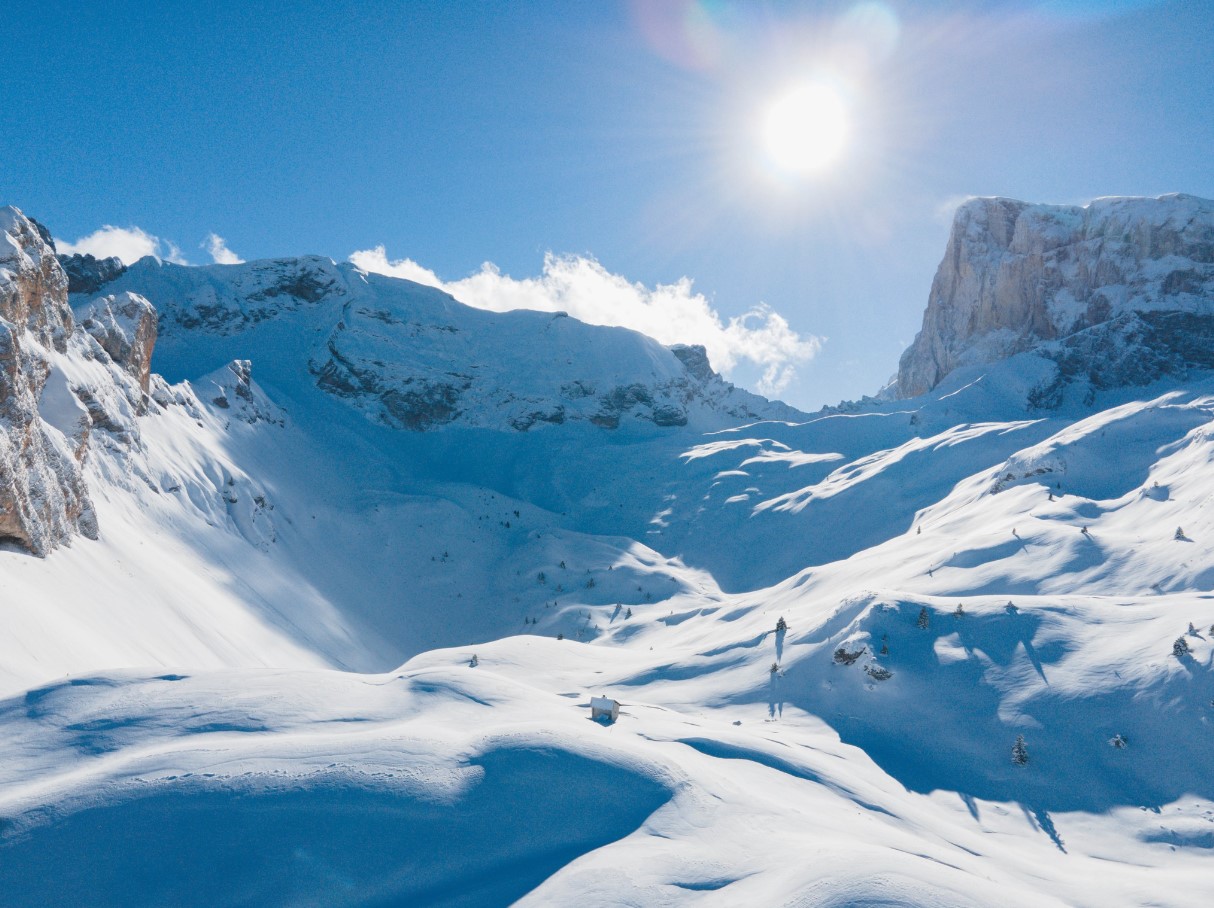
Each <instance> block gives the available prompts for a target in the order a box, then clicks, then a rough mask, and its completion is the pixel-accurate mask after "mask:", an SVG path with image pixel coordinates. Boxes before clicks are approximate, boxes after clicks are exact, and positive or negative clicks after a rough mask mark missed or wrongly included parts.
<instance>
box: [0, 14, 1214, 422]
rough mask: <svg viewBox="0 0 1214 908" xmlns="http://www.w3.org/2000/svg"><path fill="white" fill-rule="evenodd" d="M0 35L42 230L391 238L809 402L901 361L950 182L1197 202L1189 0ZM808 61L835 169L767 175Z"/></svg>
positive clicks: (1212, 44) (13, 197)
mask: <svg viewBox="0 0 1214 908" xmlns="http://www.w3.org/2000/svg"><path fill="white" fill-rule="evenodd" d="M5 25H6V34H7V35H8V36H9V38H10V40H8V41H6V49H5V60H6V62H5V66H4V67H3V68H2V69H0V203H4V204H15V205H17V206H18V207H20V208H22V209H23V210H25V211H26V212H27V213H29V214H32V215H33V216H35V217H37V218H39V219H40V220H42V221H43V222H45V223H46V224H48V225H49V226H50V227H51V229H52V231H53V232H54V234H55V235H56V236H57V237H59V238H62V239H64V240H67V241H75V240H77V239H78V238H81V237H84V236H86V235H88V234H90V233H92V232H93V231H95V230H97V229H98V228H100V227H102V226H103V225H114V226H117V227H120V228H123V229H132V228H138V229H140V230H142V231H144V232H146V234H147V235H150V236H154V237H157V238H160V239H161V241H162V242H161V246H160V247H159V248H160V250H161V254H168V250H169V246H168V243H173V244H175V245H176V246H177V247H178V248H179V249H180V255H181V256H183V257H184V258H186V259H188V260H190V261H191V262H198V263H201V262H209V261H210V260H211V258H210V255H209V254H208V252H207V251H206V250H205V249H204V248H203V244H204V242H205V241H206V238H207V237H208V235H210V234H212V233H215V234H218V235H221V236H222V237H223V238H224V240H225V241H226V244H227V246H228V247H230V249H231V250H234V252H235V253H236V254H238V255H239V256H240V257H243V258H245V259H253V258H263V257H267V256H276V255H294V254H302V253H321V254H325V255H330V256H332V257H333V258H335V259H337V260H342V259H345V258H347V257H348V256H350V255H351V254H352V253H355V252H358V251H364V252H365V251H367V250H374V249H375V248H376V247H378V246H383V247H384V251H383V255H382V257H381V258H382V260H383V261H384V262H388V261H398V260H403V259H408V260H410V262H409V265H408V266H406V270H405V271H404V272H403V273H408V274H414V273H421V272H422V270H423V269H425V270H428V273H432V275H434V276H435V278H434V279H435V280H438V279H440V278H441V279H442V280H443V281H446V282H449V285H450V286H452V289H455V290H457V291H463V292H466V293H467V294H468V295H471V296H473V297H476V296H477V294H480V295H481V297H484V298H485V299H488V298H489V297H493V296H494V294H495V293H498V291H499V290H502V288H503V287H504V289H505V291H506V292H505V293H504V296H503V294H498V295H499V296H501V297H502V298H505V297H509V298H510V299H517V300H521V301H522V302H524V303H526V304H531V303H529V302H528V300H530V299H534V298H538V296H537V295H539V296H542V295H544V294H547V297H545V298H546V299H547V298H551V299H549V302H551V301H552V300H555V302H553V303H552V305H562V306H566V307H567V308H570V310H571V311H573V312H574V314H575V315H583V316H584V317H587V318H597V319H598V320H600V321H604V322H610V321H613V320H616V321H620V322H621V323H626V324H632V325H634V326H637V327H648V328H650V330H652V331H653V332H654V333H655V334H658V335H659V336H660V339H663V340H667V341H670V340H673V339H676V335H678V332H680V331H685V332H686V333H689V334H696V332H704V331H707V332H708V334H707V335H706V337H707V338H708V342H709V343H710V351H711V350H713V349H716V350H717V351H718V352H717V355H716V357H715V358H716V359H717V360H718V365H721V364H722V362H726V363H728V364H729V365H730V366H731V375H732V377H733V378H734V379H735V380H736V381H738V382H739V383H740V384H745V385H747V386H750V387H755V386H757V385H761V386H762V387H764V388H766V389H767V390H774V391H778V393H779V396H782V397H783V398H784V399H786V400H789V401H790V402H792V403H794V404H797V405H800V406H803V407H812V406H817V405H820V404H823V403H833V402H836V401H838V400H839V399H842V398H853V397H858V396H860V395H861V394H864V393H868V392H872V391H875V390H876V388H877V387H878V386H879V385H880V384H881V383H882V382H883V380H884V379H885V378H887V377H888V376H889V375H890V374H891V373H892V372H893V371H894V369H895V368H896V364H897V358H898V356H899V354H900V352H901V349H902V347H903V346H904V345H905V344H906V343H908V342H909V341H910V340H911V338H912V337H913V336H914V333H915V331H916V330H917V328H918V326H919V321H920V317H921V315H922V311H923V307H924V305H925V304H926V300H927V293H928V288H929V286H930V283H931V277H932V274H933V273H934V271H935V268H936V265H937V264H938V262H939V259H940V256H941V254H942V252H943V248H944V242H945V239H946V236H947V231H948V222H949V217H950V212H951V208H952V207H953V206H955V204H956V202H957V201H958V200H960V199H963V198H964V197H966V196H967V195H1008V196H1014V197H1019V198H1026V199H1031V200H1035V201H1050V202H1083V201H1086V200H1087V199H1090V198H1092V197H1094V196H1099V195H1114V194H1134V195H1138V194H1149V195H1155V194H1159V193H1163V192H1171V191H1184V192H1191V193H1194V194H1197V195H1204V196H1214V168H1212V167H1211V165H1210V162H1211V160H1214V115H1212V113H1214V4H1208V3H1199V2H1187V3H1148V2H1106V3H1085V2H1079V0H1071V2H1060V3H1012V2H1004V3H987V4H977V3H947V2H933V3H910V2H893V0H891V2H871V0H870V2H863V3H855V2H850V3H843V2H840V3H794V2H774V0H773V2H767V3H763V2H757V0H756V2H745V3H742V2H728V0H698V2H697V0H685V2H681V0H670V2H643V0H637V2H622V3H609V2H602V3H599V2H592V3H584V2H573V0H569V2H563V3H555V2H544V0H529V2H527V3H506V2H497V3H489V2H485V3H457V2H454V0H448V2H435V3H428V2H395V3H374V2H363V3H357V4H345V3H334V2H328V3H308V2H293V3H277V4H276V3H258V4H246V3H239V4H238V3H224V2H210V3H205V4H200V3H188V4H187V3H165V4H155V5H153V4H134V3H96V4H93V3H78V4H62V3H53V2H48V3H41V4H16V5H14V6H13V7H12V8H10V9H8V10H6V12H5ZM824 74H826V76H828V77H829V78H831V79H832V80H836V81H837V82H838V84H840V85H842V86H843V88H842V91H843V96H844V97H845V98H846V100H847V113H848V117H849V121H848V122H849V137H848V140H847V143H846V145H845V147H844V150H843V152H842V154H841V157H840V159H839V160H838V161H837V162H835V163H834V164H833V165H831V166H829V167H827V168H825V169H823V170H822V171H821V172H818V173H814V174H811V175H808V176H802V175H790V174H784V173H778V172H775V171H773V169H772V165H771V164H770V161H769V160H768V159H767V158H765V157H764V153H763V150H762V148H761V142H760V139H759V133H760V132H761V130H760V128H759V124H760V123H761V119H762V114H763V111H765V110H766V109H767V108H768V106H769V105H770V104H771V102H772V100H773V99H774V98H776V97H778V96H779V95H780V94H781V93H782V92H784V91H786V89H787V87H788V86H789V85H792V84H795V83H796V82H797V81H798V80H801V79H804V78H806V77H808V76H812V77H813V78H821V77H823V75H824ZM549 252H551V253H555V254H556V255H557V256H558V258H555V259H551V260H550V261H549V266H548V269H549V270H548V272H547V274H546V275H545V276H544V277H543V278H541V279H540V280H533V281H526V280H524V279H528V278H535V277H536V276H539V275H541V272H542V271H543V270H544V268H545V254H546V253H549ZM562 256H564V258H561V257H562ZM571 256H572V258H571ZM579 256H580V257H582V258H577V257H579ZM588 259H593V260H595V261H597V263H598V265H597V266H596V265H595V264H594V262H591V261H588ZM484 262H492V263H493V264H494V265H495V266H496V269H497V272H481V266H482V263H484ZM414 263H416V264H414ZM495 273H496V274H497V277H496V278H495V277H494V274H495ZM469 275H477V277H476V278H475V279H474V282H473V283H468V282H461V281H460V279H463V278H467V277H468V276H469ZM505 276H510V277H512V278H514V279H518V280H515V281H512V282H509V283H505V281H506V277H505ZM684 277H686V278H689V279H691V280H692V281H693V282H694V285H693V286H692V287H690V288H689V287H688V286H687V285H686V284H685V283H684V284H678V282H679V280H680V279H681V278H684ZM520 281H522V283H520ZM450 282H455V283H453V284H450ZM630 283H640V284H642V285H644V288H655V287H657V286H658V285H674V287H673V288H669V287H668V288H667V290H665V291H659V292H658V293H656V294H651V293H648V292H647V291H645V290H640V291H638V290H636V288H635V287H632V288H631V289H630ZM630 294H631V296H630ZM697 294H701V295H702V296H699V295H697ZM485 299H480V300H473V301H478V302H479V303H480V304H485V305H490V306H494V307H496V308H500V307H501V306H502V304H501V303H500V302H498V303H495V302H493V301H492V300H489V301H488V302H486V301H485ZM534 304H535V305H541V304H542V303H539V302H537V303H534ZM760 304H764V305H766V307H768V308H767V309H766V310H761V311H759V312H756V313H754V314H752V315H751V316H750V317H749V319H748V320H746V321H745V322H738V323H737V324H736V325H735V326H734V327H733V328H731V327H730V320H731V319H737V318H739V317H742V316H745V315H746V313H748V312H751V311H752V310H754V309H755V307H756V306H758V305H760ZM773 312H774V313H777V314H778V316H779V318H775V319H773V318H772V315H771V313H773ZM714 313H715V316H716V317H717V318H718V319H719V321H720V325H719V327H718V329H713V328H711V326H709V327H707V328H706V327H705V324H706V323H705V320H706V319H708V320H711V319H712V318H713V316H714ZM664 319H666V320H667V321H668V322H669V324H667V325H666V326H665V327H664V328H663V327H662V325H661V323H662V321H663V320H664ZM655 325H656V326H657V327H653V326H655ZM663 330H665V331H666V332H667V335H668V336H661V335H662V331H663ZM713 331H716V334H713V333H712V332H713ZM686 339H688V340H701V339H702V338H700V337H699V336H695V337H687V338H686ZM714 343H715V344H716V345H717V346H716V347H715V348H714V347H713V346H712V345H713V344H714Z"/></svg>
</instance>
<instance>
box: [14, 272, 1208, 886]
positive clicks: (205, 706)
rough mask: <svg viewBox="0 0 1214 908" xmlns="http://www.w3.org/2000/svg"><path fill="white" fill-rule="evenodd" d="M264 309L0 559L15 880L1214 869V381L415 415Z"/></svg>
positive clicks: (217, 343) (702, 879) (1187, 879)
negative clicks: (770, 403)
mask: <svg viewBox="0 0 1214 908" xmlns="http://www.w3.org/2000/svg"><path fill="white" fill-rule="evenodd" d="M235 267H236V268H239V267H241V266H235ZM148 295H149V298H151V299H152V302H153V303H156V304H157V305H158V306H163V305H164V301H162V300H157V299H156V298H155V295H154V294H153V293H151V292H149V293H148ZM259 324H260V326H259V327H258V326H255V327H253V328H251V329H250V330H251V331H252V332H253V334H252V335H250V334H248V333H247V332H245V333H242V332H237V333H232V334H227V335H224V334H207V335H203V336H201V338H200V339H198V340H197V342H196V343H193V344H190V343H189V342H188V340H187V339H186V335H182V336H181V337H178V338H177V339H176V340H174V338H173V337H172V336H171V332H170V336H169V337H168V338H167V339H166V341H165V343H164V346H163V349H162V350H161V351H160V353H159V354H158V356H160V357H161V359H158V360H157V361H155V362H154V368H156V369H157V370H158V371H163V372H166V373H168V374H169V375H170V377H172V378H174V379H182V378H189V379H190V385H189V386H188V387H187V386H184V385H182V386H178V387H177V389H176V391H175V392H174V393H177V394H178V395H180V401H182V402H179V403H176V404H173V405H171V406H168V407H166V408H165V412H163V413H159V414H154V415H150V416H147V417H143V418H141V419H140V422H139V427H140V432H141V441H140V444H139V445H138V446H137V447H135V448H134V449H132V450H121V451H120V450H99V451H98V452H97V453H96V456H92V457H91V459H90V460H89V462H88V470H89V474H88V480H89V484H90V489H91V492H92V495H93V497H94V499H95V502H96V507H97V512H98V518H99V523H100V526H101V539H100V541H98V542H90V541H88V540H84V539H79V540H77V541H76V542H75V543H74V544H73V545H72V546H71V548H68V549H62V550H59V551H57V552H55V553H54V554H53V555H51V556H50V557H49V558H46V559H36V558H33V557H30V556H28V555H26V554H24V553H22V552H20V551H18V550H16V549H15V548H12V547H8V548H6V549H5V550H3V551H0V595H2V596H3V600H4V603H5V607H4V609H3V611H0V621H2V622H3V623H2V625H0V648H2V649H0V652H2V653H3V658H2V660H0V684H2V687H3V691H4V697H5V699H4V700H3V701H2V702H0V817H3V825H2V826H0V894H2V895H0V903H3V904H5V905H14V906H17V905H48V904H53V905H59V904H63V905H67V904H78V905H124V906H126V905H149V906H151V905H166V904H174V905H200V906H201V905H206V906H214V905H247V904H256V905H420V904H442V905H502V904H509V903H511V902H513V901H515V900H521V903H522V904H530V905H586V906H590V905H603V906H608V905H674V904H696V905H780V904H790V905H804V906H818V905H840V906H841V905H879V904H891V905H933V906H934V905H1018V906H1021V905H1093V906H1096V905H1100V906H1107V905H1123V904H1134V905H1138V904H1161V905H1190V904H1191V905H1206V904H1209V902H1210V900H1211V898H1212V897H1214V876H1212V875H1211V871H1210V867H1211V862H1212V860H1214V771H1212V770H1214V756H1212V754H1214V747H1212V745H1214V734H1212V729H1211V724H1210V723H1211V718H1214V707H1212V704H1214V673H1212V672H1211V660H1212V656H1214V646H1212V637H1214V632H1212V630H1211V628H1212V626H1214V594H1211V593H1210V592H1209V590H1210V589H1211V587H1212V586H1214V511H1212V510H1211V509H1210V507H1209V502H1210V501H1211V496H1212V495H1214V466H1212V465H1211V458H1212V457H1214V442H1212V441H1211V438H1210V431H1211V427H1212V426H1214V382H1211V381H1210V380H1208V379H1201V380H1193V381H1190V382H1188V383H1186V384H1183V385H1182V386H1180V387H1179V388H1177V387H1175V386H1163V385H1161V386H1159V387H1153V388H1147V389H1133V390H1131V391H1122V392H1117V393H1116V394H1106V395H1104V396H1098V397H1097V400H1096V402H1095V404H1094V405H1092V406H1090V407H1080V406H1078V405H1075V406H1064V407H1062V408H1061V409H1060V410H1057V411H1051V412H1050V413H1049V414H1040V413H1032V412H1026V411H1025V409H1024V407H1023V405H1022V403H1021V402H1022V401H1023V389H1024V388H1025V387H1027V386H1029V385H1031V384H1032V383H1033V381H1034V380H1035V379H1034V375H1035V372H1034V370H1035V369H1037V368H1038V361H1035V360H1033V359H1032V357H1018V358H1016V359H1013V360H1011V361H1008V362H1006V363H1004V364H1001V365H1000V366H997V367H991V368H989V369H987V370H985V371H983V370H978V371H971V372H969V373H966V374H960V375H957V376H955V377H954V378H953V379H951V380H950V381H949V382H948V383H946V385H945V386H942V387H941V388H940V389H938V390H937V391H936V392H934V393H933V394H932V395H930V396H929V397H927V398H923V399H919V400H914V401H904V402H901V403H897V404H892V403H891V404H881V405H874V406H873V407H871V408H870V409H867V410H864V411H857V412H850V413H836V414H821V415H819V416H816V417H812V418H809V419H808V421H792V422H771V421H769V422H760V423H755V424H751V425H746V426H742V427H733V428H724V427H722V426H721V425H716V424H713V425H708V424H707V422H708V421H709V417H710V416H711V413H709V411H707V410H705V411H704V414H705V415H703V417H702V420H703V423H704V424H700V425H697V424H696V423H695V420H693V421H692V424H690V425H689V426H687V427H682V428H680V427H671V428H666V429H660V430H659V429H657V428H656V427H653V426H642V425H636V426H634V425H622V426H621V427H620V428H619V429H617V430H606V429H601V428H598V427H597V426H594V425H591V424H575V423H573V422H570V423H567V424H565V425H560V426H544V427H541V428H539V429H537V430H532V431H528V432H518V431H513V430H507V431H499V430H497V429H493V428H486V427H484V426H483V425H475V424H473V425H462V426H451V427H448V428H445V429H442V430H439V431H435V432H427V433H420V434H419V433H412V432H407V431H402V430H400V429H397V428H392V427H390V426H385V425H379V424H376V423H375V422H374V421H373V419H372V418H371V417H373V416H374V414H369V413H368V411H367V410H366V409H365V408H363V407H361V406H355V405H352V404H351V403H350V402H349V401H346V400H342V399H339V398H336V397H334V396H332V395H330V394H327V393H325V392H323V391H321V390H319V389H318V388H317V387H316V375H315V373H314V372H309V370H308V367H307V363H308V361H309V359H310V358H312V357H313V356H314V346H313V341H314V338H306V337H303V338H299V343H298V346H297V348H295V349H291V348H289V347H288V346H286V344H285V342H282V343H279V344H278V345H274V344H272V343H271V341H273V340H274V338H275V337H279V338H281V337H286V336H288V334H289V332H287V331H286V330H285V329H284V330H283V331H281V332H279V333H278V334H276V333H275V332H277V331H278V329H277V328H275V327H274V324H273V323H272V322H271V323H259ZM507 333H508V332H507ZM250 337H252V338H253V339H254V340H255V341H256V344H255V345H254V346H255V347H256V348H257V349H249V348H248V346H247V344H248V342H249V338H250ZM507 340H509V342H510V343H515V342H516V340H517V339H516V338H513V337H508V338H507ZM642 349H648V348H642ZM630 351H631V352H630ZM632 352H635V350H634V348H631V347H629V348H627V350H625V351H624V352H621V354H620V357H623V356H625V354H627V355H629V356H631V355H632ZM259 353H260V354H261V355H260V356H259V355H258V354H259ZM518 355H519V356H522V354H521V353H519V354H518ZM655 355H656V356H658V360H657V362H658V363H659V365H661V367H662V368H666V367H667V366H668V365H669V364H668V363H667V362H666V361H665V360H662V359H661V357H660V354H655ZM237 358H247V359H250V360H252V361H253V376H254V379H255V380H258V381H260V382H261V387H260V388H255V392H256V393H255V394H254V395H253V399H252V400H236V399H235V398H234V397H233V396H232V394H231V391H230V390H227V391H225V387H228V386H230V380H231V374H230V373H229V372H226V371H225V369H224V368H223V363H225V362H227V361H229V360H231V359H237ZM596 368H598V367H596ZM602 368H606V366H603V367H602ZM213 369H216V370H217V371H215V372H212V371H211V370H213ZM504 371H505V370H504ZM557 371H558V372H559V370H557ZM204 372H205V373H208V374H205V375H204ZM225 383H227V384H226V385H225ZM536 383H539V379H538V378H537V379H536ZM533 384H535V383H533ZM533 390H534V392H535V394H536V395H540V394H542V393H543V389H542V388H538V386H537V387H536V388H533ZM529 393H530V392H529ZM217 398H222V399H223V400H224V401H225V402H226V403H227V406H226V407H225V406H220V405H219V404H217V403H215V402H214V401H215V400H216V399H217ZM497 406H498V404H497V403H494V402H490V403H487V404H485V405H484V408H483V409H482V410H480V411H478V412H481V413H488V412H490V411H491V410H492V408H494V407H497ZM712 418H713V419H715V418H716V417H712ZM486 419H487V417H486ZM1178 529H1181V530H1182V532H1181V533H1180V534H1179V538H1178V534H1177V530H1178ZM781 617H782V618H784V620H785V621H786V622H787V630H786V631H782V632H776V630H775V626H776V622H777V620H778V619H779V618H781ZM1190 623H1192V625H1193V630H1194V633H1192V634H1189V632H1188V629H1189V627H1190ZM921 625H926V626H921ZM558 635H563V638H564V639H557V637H558ZM1178 637H1183V638H1184V639H1185V640H1186V642H1187V646H1188V648H1189V650H1190V652H1189V654H1188V655H1184V656H1182V657H1176V656H1174V655H1173V646H1174V641H1176V639H1177V638H1178ZM474 656H475V660H474V658H473V657H474ZM474 661H475V663H476V664H475V665H474V664H472V663H473V662H474ZM597 695H606V696H610V697H614V698H616V699H618V700H619V701H620V702H621V703H622V704H623V707H622V711H621V715H620V718H619V720H618V721H617V722H616V723H614V724H612V725H602V724H599V723H597V722H593V721H591V720H590V717H589V708H588V706H589V700H590V697H591V696H597ZM1017 735H1023V736H1024V740H1025V744H1026V747H1027V750H1028V754H1029V760H1028V763H1027V764H1026V765H1024V766H1017V765H1014V764H1013V762H1012V760H1011V752H1012V745H1013V742H1014V741H1015V740H1016V736H1017ZM1117 736H1120V740H1122V741H1123V742H1126V746H1124V747H1116V746H1114V745H1113V744H1112V743H1110V742H1111V741H1113V740H1114V739H1115V738H1116V737H1117Z"/></svg>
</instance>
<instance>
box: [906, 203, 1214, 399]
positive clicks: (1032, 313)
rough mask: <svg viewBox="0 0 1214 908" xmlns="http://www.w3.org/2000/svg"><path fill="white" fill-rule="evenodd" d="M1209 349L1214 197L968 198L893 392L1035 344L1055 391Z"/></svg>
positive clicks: (1213, 316)
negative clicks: (1064, 201)
mask: <svg viewBox="0 0 1214 908" xmlns="http://www.w3.org/2000/svg"><path fill="white" fill-rule="evenodd" d="M1212 344H1214V202H1211V201H1209V200H1206V199H1200V198H1197V197H1195V196H1189V195H1166V196H1161V197H1160V198H1157V199H1148V198H1107V199H1098V200H1096V201H1094V202H1092V203H1091V204H1089V205H1087V206H1085V207H1078V206H1064V205H1033V204H1028V203H1026V202H1018V201H1014V200H1011V199H998V198H993V199H973V200H971V201H969V202H966V203H965V204H964V205H962V206H961V207H960V208H959V209H958V210H957V214H956V217H955V219H954V221H953V228H952V233H951V235H950V237H949V241H948V247H947V249H946V251H945V255H944V260H943V261H942V262H941V263H940V267H939V269H938V270H937V272H936V277H935V280H934V281H933V282H932V289H931V295H930V297H929V299H928V305H927V311H926V312H925V314H924V318H923V328H922V329H921V330H920V332H919V334H918V335H917V336H916V338H915V340H914V342H913V343H912V344H911V346H910V347H909V348H908V349H907V350H906V352H905V353H904V354H903V356H902V359H901V362H900V364H899V369H898V378H897V392H898V394H899V396H901V397H903V398H909V397H915V396H918V395H920V394H923V393H925V392H927V391H929V390H931V389H932V388H935V387H936V386H937V385H939V384H940V382H941V381H942V380H943V379H944V378H945V377H946V376H948V375H949V374H950V373H952V372H953V371H954V370H956V369H958V368H961V367H965V366H971V365H978V364H983V363H991V362H995V361H998V360H1001V359H1004V358H1006V357H1008V356H1011V355H1014V354H1017V353H1021V352H1024V351H1028V350H1034V349H1037V348H1040V349H1039V352H1040V354H1041V355H1043V356H1045V357H1046V358H1048V359H1050V360H1052V361H1053V362H1054V363H1056V365H1057V370H1056V371H1055V372H1054V374H1053V376H1052V379H1051V380H1049V381H1047V382H1046V383H1045V384H1043V386H1042V388H1041V389H1040V391H1039V394H1038V397H1037V401H1036V402H1037V403H1039V404H1043V405H1047V406H1048V405H1050V404H1051V403H1052V402H1056V401H1057V400H1058V399H1059V398H1060V395H1061V391H1062V385H1063V384H1065V383H1067V382H1071V381H1075V380H1083V381H1086V382H1088V383H1090V385H1091V386H1092V387H1094V388H1097V389H1099V388H1108V387H1119V386H1125V385H1135V384H1143V383H1145V382H1148V381H1151V380H1153V379H1155V378H1158V377H1159V376H1161V375H1164V374H1177V373H1180V372H1182V371H1183V370H1184V369H1186V368H1188V367H1190V366H1198V367H1203V368H1208V367H1209V366H1210V365H1211V362H1210V360H1211V357H1210V355H1209V353H1208V352H1207V351H1208V350H1209V349H1211V346H1212Z"/></svg>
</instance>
